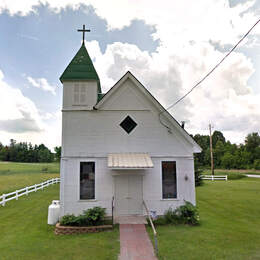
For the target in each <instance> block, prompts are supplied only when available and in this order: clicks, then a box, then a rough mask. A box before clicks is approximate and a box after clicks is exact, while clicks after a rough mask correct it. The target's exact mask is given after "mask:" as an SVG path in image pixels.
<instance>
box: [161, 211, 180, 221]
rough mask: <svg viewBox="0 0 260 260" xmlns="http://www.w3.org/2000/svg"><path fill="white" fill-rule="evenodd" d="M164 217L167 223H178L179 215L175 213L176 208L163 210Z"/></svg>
mask: <svg viewBox="0 0 260 260" xmlns="http://www.w3.org/2000/svg"><path fill="white" fill-rule="evenodd" d="M164 219H165V222H166V223H167V224H177V223H179V216H178V215H177V214H176V210H173V209H172V208H169V209H167V210H166V211H165V212H164Z"/></svg>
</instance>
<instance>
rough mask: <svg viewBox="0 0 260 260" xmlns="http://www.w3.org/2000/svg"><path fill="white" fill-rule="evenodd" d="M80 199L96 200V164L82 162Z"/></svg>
mask: <svg viewBox="0 0 260 260" xmlns="http://www.w3.org/2000/svg"><path fill="white" fill-rule="evenodd" d="M80 199H81V200H89V199H95V162H80Z"/></svg>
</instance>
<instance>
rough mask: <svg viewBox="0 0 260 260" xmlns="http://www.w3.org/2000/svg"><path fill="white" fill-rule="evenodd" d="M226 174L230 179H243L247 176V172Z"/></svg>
mask: <svg viewBox="0 0 260 260" xmlns="http://www.w3.org/2000/svg"><path fill="white" fill-rule="evenodd" d="M226 175H227V176H228V180H239V179H242V178H245V177H246V175H245V174H242V173H238V172H236V173H231V172H229V173H226Z"/></svg>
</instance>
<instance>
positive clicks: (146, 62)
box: [87, 41, 260, 143]
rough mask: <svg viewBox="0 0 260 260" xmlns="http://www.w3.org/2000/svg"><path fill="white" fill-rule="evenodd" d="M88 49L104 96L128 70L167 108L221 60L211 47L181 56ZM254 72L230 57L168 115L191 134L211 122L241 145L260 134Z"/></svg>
mask: <svg viewBox="0 0 260 260" xmlns="http://www.w3.org/2000/svg"><path fill="white" fill-rule="evenodd" d="M87 46H88V50H89V53H90V56H91V57H92V58H95V67H96V69H97V71H98V73H99V76H100V78H101V84H102V89H103V91H107V90H108V89H109V88H110V87H112V85H113V84H114V83H115V82H116V81H117V80H119V78H120V77H121V76H122V75H123V74H124V73H125V72H126V71H127V70H130V71H131V72H133V74H134V75H135V76H136V77H137V78H138V79H139V80H140V81H141V82H142V83H143V84H144V85H145V86H146V87H147V88H148V90H150V91H151V92H152V94H153V95H154V96H155V97H156V98H157V99H158V100H159V101H160V102H161V103H162V104H163V105H164V106H165V107H167V106H168V105H169V104H171V103H173V102H175V101H176V100H177V99H178V98H179V97H180V96H181V95H183V94H184V93H186V91H187V90H189V89H190V88H191V87H192V86H193V85H194V84H195V82H197V81H198V80H199V79H201V78H202V77H203V76H204V75H205V74H206V72H208V71H209V69H210V68H211V67H212V66H214V65H215V64H216V61H217V60H220V59H221V58H222V57H223V54H222V53H221V52H219V51H217V50H216V49H214V48H213V47H212V46H211V45H210V44H209V43H204V44H203V45H201V44H187V45H186V46H185V47H183V52H179V53H178V52H176V51H175V50H174V49H171V50H169V49H166V48H163V47H162V46H161V47H160V48H159V51H157V52H155V53H152V54H151V55H150V54H148V53H147V52H145V51H141V50H140V49H139V48H138V47H137V46H135V45H131V44H123V43H119V42H116V43H113V44H111V45H108V46H107V49H106V51H105V53H104V54H103V55H102V53H101V51H100V48H99V45H98V43H97V42H96V41H92V42H88V43H87ZM253 72H254V68H253V65H252V62H251V61H250V60H249V59H248V58H246V56H245V55H243V54H241V53H236V52H234V53H233V54H232V55H231V56H230V57H229V59H227V60H226V61H225V62H224V63H223V65H222V66H221V67H219V68H218V69H217V70H216V71H215V72H214V73H213V74H212V75H211V76H210V77H209V78H208V79H207V80H206V81H204V82H203V84H202V85H201V86H199V87H198V88H197V89H195V90H194V92H192V94H191V95H189V96H188V97H187V98H186V99H185V100H184V101H182V102H181V103H179V104H178V105H176V106H175V107H174V108H173V109H171V110H170V112H171V113H172V114H173V116H174V117H175V118H176V119H177V120H179V121H182V120H184V121H186V122H187V123H186V128H187V129H188V130H189V129H191V131H192V132H193V133H196V132H197V133H198V132H200V131H201V130H202V129H207V127H208V124H209V123H213V124H214V125H215V128H216V130H219V131H223V132H224V134H225V135H227V136H229V137H230V138H231V141H234V142H238V143H239V142H242V141H243V140H244V137H245V136H246V135H247V134H248V133H250V132H253V131H258V130H259V129H260V121H259V120H258V118H260V105H259V100H260V95H255V94H254V93H253V91H252V89H251V88H250V86H249V85H248V79H249V78H250V76H251V75H252V73H253ZM103 82H104V83H105V85H104V84H103ZM241 138H242V139H241Z"/></svg>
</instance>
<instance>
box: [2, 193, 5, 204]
mask: <svg viewBox="0 0 260 260" xmlns="http://www.w3.org/2000/svg"><path fill="white" fill-rule="evenodd" d="M2 202H3V204H2V206H5V194H3V199H2Z"/></svg>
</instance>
